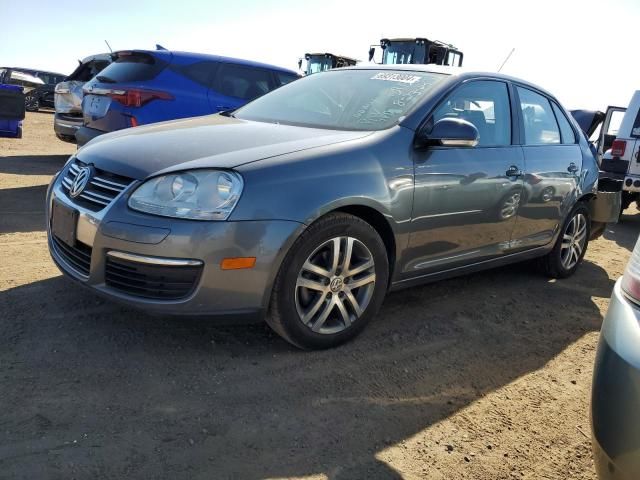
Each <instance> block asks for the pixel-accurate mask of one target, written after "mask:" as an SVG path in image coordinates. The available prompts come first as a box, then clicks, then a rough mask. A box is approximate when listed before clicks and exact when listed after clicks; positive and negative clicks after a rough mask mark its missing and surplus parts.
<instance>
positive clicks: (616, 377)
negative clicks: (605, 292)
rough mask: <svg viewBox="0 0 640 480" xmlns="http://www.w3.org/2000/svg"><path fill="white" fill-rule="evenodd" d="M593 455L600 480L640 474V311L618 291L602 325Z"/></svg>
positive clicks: (596, 370)
mask: <svg viewBox="0 0 640 480" xmlns="http://www.w3.org/2000/svg"><path fill="white" fill-rule="evenodd" d="M591 425H592V435H593V442H592V445H593V454H594V462H595V465H596V470H597V472H598V476H599V478H600V479H607V480H620V479H625V480H627V479H632V478H637V477H636V475H637V474H638V472H640V307H638V306H637V305H635V304H633V303H631V302H630V301H629V300H627V298H626V297H625V296H624V293H623V292H622V290H621V288H620V281H618V282H617V283H616V285H615V287H614V291H613V295H612V297H611V302H610V304H609V310H608V311H607V315H606V317H605V319H604V322H603V325H602V332H601V335H600V343H599V345H598V352H597V355H596V362H595V367H594V373H593V388H592V395H591Z"/></svg>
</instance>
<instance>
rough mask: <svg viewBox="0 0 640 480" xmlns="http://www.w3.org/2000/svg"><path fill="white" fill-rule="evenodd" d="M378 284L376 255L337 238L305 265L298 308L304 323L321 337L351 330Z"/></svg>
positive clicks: (355, 241)
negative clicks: (374, 258) (374, 257)
mask: <svg viewBox="0 0 640 480" xmlns="http://www.w3.org/2000/svg"><path fill="white" fill-rule="evenodd" d="M375 282H376V274H375V263H374V260H373V255H372V254H371V252H370V251H369V249H368V248H367V247H366V246H365V244H364V243H362V242H361V241H360V240H358V239H356V238H353V237H335V238H332V239H330V240H327V241H326V242H324V243H323V244H322V245H320V246H319V247H318V248H316V249H315V250H314V251H313V252H312V253H311V255H309V257H308V258H307V260H306V261H305V262H304V264H303V265H302V269H301V270H300V272H299V273H298V277H297V280H296V287H295V304H296V310H297V312H298V316H299V318H300V320H301V321H302V323H304V324H305V325H306V326H307V327H309V328H310V329H311V330H312V331H314V332H316V333H320V334H335V333H338V332H341V331H343V330H345V329H347V328H349V327H350V326H351V325H352V324H353V323H354V322H356V321H357V320H358V318H360V317H361V316H362V314H363V312H364V311H365V310H366V308H367V306H368V305H369V302H370V301H371V298H372V296H373V292H374V288H375Z"/></svg>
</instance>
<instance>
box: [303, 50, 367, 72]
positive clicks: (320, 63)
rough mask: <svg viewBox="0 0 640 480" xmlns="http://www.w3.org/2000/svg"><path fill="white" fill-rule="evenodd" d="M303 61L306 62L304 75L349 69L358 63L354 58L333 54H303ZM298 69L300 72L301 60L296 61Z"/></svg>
mask: <svg viewBox="0 0 640 480" xmlns="http://www.w3.org/2000/svg"><path fill="white" fill-rule="evenodd" d="M304 59H305V60H306V61H307V69H306V70H305V71H304V74H305V75H311V74H312V73H318V72H324V71H325V70H330V69H332V68H340V67H351V66H352V65H355V64H356V63H357V62H358V61H357V60H356V59H355V58H350V57H345V56H343V55H335V54H333V53H305V55H304ZM298 68H299V69H301V70H302V59H300V60H298Z"/></svg>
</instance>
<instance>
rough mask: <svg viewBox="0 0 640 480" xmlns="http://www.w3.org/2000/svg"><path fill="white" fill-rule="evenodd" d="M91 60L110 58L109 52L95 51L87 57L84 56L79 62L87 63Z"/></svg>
mask: <svg viewBox="0 0 640 480" xmlns="http://www.w3.org/2000/svg"><path fill="white" fill-rule="evenodd" d="M91 60H111V54H110V53H96V54H94V55H89V56H87V57H84V58H83V59H82V60H81V62H82V63H88V62H90V61H91Z"/></svg>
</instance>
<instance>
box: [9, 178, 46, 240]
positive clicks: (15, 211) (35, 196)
mask: <svg viewBox="0 0 640 480" xmlns="http://www.w3.org/2000/svg"><path fill="white" fill-rule="evenodd" d="M46 195H47V185H36V186H33V187H18V188H4V189H0V234H3V233H15V232H36V231H44V230H46V221H45V201H46Z"/></svg>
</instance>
